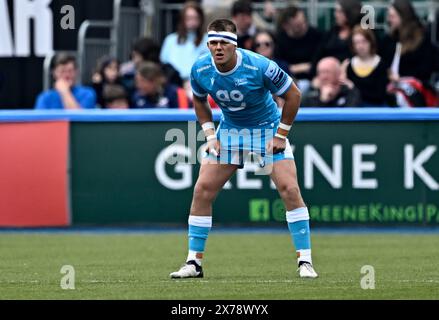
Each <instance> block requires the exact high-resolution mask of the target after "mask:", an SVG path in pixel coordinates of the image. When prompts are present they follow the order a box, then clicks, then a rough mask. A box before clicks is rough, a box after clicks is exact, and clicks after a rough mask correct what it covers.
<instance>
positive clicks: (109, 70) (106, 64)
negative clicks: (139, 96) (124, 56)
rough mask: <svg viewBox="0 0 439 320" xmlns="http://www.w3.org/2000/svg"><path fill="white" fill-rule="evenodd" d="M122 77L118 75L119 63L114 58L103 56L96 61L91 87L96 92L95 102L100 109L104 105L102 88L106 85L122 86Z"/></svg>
mask: <svg viewBox="0 0 439 320" xmlns="http://www.w3.org/2000/svg"><path fill="white" fill-rule="evenodd" d="M122 83H123V82H122V77H121V76H120V73H119V62H118V61H117V59H116V58H112V57H109V56H104V57H102V58H100V59H99V60H98V63H97V66H96V71H95V73H94V74H93V78H92V86H93V89H94V90H95V92H96V96H97V102H98V105H99V106H100V107H101V108H105V107H106V104H105V101H104V98H103V91H104V87H105V86H106V85H107V84H117V85H122Z"/></svg>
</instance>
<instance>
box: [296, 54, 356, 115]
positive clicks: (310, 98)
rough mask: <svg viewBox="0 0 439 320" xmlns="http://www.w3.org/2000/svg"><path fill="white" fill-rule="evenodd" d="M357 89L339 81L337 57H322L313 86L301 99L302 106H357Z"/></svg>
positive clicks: (339, 71)
mask: <svg viewBox="0 0 439 320" xmlns="http://www.w3.org/2000/svg"><path fill="white" fill-rule="evenodd" d="M361 103H362V102H361V95H360V92H359V91H358V89H356V88H352V89H351V88H349V87H348V86H347V85H345V84H343V83H342V82H341V65H340V62H339V61H338V59H337V58H334V57H327V58H323V59H322V60H321V61H320V62H319V63H318V65H317V77H316V81H315V82H314V87H313V88H312V89H311V90H310V91H309V92H308V93H307V94H306V95H305V98H304V99H303V101H302V106H304V107H357V106H360V105H361Z"/></svg>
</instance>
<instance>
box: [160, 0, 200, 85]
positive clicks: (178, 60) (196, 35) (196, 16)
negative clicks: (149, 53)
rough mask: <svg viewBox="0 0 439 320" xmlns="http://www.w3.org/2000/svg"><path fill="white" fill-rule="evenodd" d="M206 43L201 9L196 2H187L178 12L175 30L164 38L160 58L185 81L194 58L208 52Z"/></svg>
mask: <svg viewBox="0 0 439 320" xmlns="http://www.w3.org/2000/svg"><path fill="white" fill-rule="evenodd" d="M206 44H207V34H206V33H205V32H204V13H203V9H202V8H201V6H200V5H199V4H198V3H196V2H192V1H191V2H187V3H186V4H185V5H184V7H183V9H182V10H181V12H180V20H179V23H178V27H177V32H175V33H171V34H169V35H168V36H167V37H166V38H165V40H164V43H163V46H162V50H161V52H160V60H161V62H162V63H169V64H171V65H172V66H173V67H174V68H175V69H176V70H177V71H178V72H179V74H180V77H181V78H182V79H183V81H187V80H188V79H189V77H190V73H191V68H192V65H193V64H194V63H195V60H196V59H197V58H198V56H199V55H200V54H202V53H204V52H208V50H207V45H206Z"/></svg>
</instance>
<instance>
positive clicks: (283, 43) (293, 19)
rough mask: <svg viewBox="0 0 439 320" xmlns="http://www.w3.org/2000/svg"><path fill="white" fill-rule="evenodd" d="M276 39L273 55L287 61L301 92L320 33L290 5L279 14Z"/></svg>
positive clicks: (309, 78) (306, 84)
mask: <svg viewBox="0 0 439 320" xmlns="http://www.w3.org/2000/svg"><path fill="white" fill-rule="evenodd" d="M277 39H278V42H277V45H276V49H277V50H276V53H275V56H276V57H278V58H280V59H283V60H285V61H287V62H288V64H289V69H290V71H291V74H293V75H294V77H295V78H296V79H297V80H298V85H299V88H300V89H301V91H302V92H304V91H306V90H307V88H308V87H309V83H310V81H309V80H311V66H312V62H313V60H314V56H315V54H316V52H317V49H318V48H319V45H320V42H321V40H322V33H321V32H320V31H318V30H317V29H316V28H314V27H311V26H310V25H309V24H308V20H307V18H306V15H305V12H304V11H303V10H302V9H299V8H297V7H294V6H291V7H288V8H286V9H284V10H283V11H281V13H280V15H279V19H278V33H277Z"/></svg>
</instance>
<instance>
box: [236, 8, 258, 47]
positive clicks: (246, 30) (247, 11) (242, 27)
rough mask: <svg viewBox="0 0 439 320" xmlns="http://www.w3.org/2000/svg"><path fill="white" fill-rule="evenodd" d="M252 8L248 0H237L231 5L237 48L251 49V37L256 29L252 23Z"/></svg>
mask: <svg viewBox="0 0 439 320" xmlns="http://www.w3.org/2000/svg"><path fill="white" fill-rule="evenodd" d="M252 14H253V8H252V4H251V1H249V0H237V1H236V2H234V3H233V6H232V12H231V15H232V20H233V22H234V23H235V25H236V33H237V35H238V48H243V49H247V50H251V49H252V46H253V44H252V38H253V36H254V35H255V34H256V32H257V31H258V29H257V27H256V25H255V24H254V23H253V15H252Z"/></svg>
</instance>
